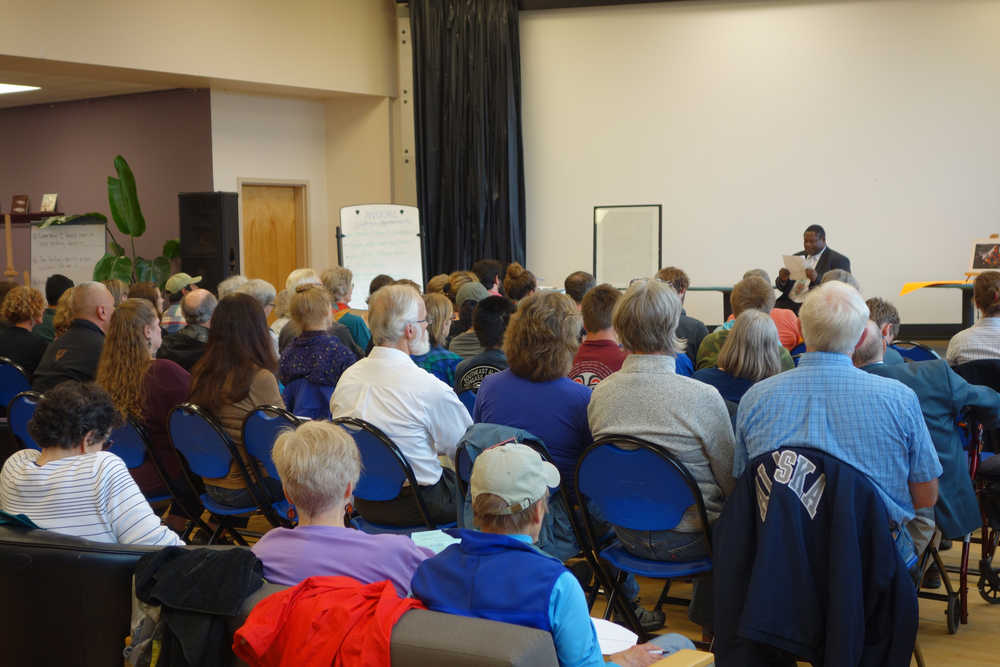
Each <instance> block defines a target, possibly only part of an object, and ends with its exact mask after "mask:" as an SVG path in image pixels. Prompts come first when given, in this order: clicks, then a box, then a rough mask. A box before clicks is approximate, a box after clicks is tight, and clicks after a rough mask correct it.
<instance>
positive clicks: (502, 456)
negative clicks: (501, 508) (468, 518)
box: [469, 442, 559, 514]
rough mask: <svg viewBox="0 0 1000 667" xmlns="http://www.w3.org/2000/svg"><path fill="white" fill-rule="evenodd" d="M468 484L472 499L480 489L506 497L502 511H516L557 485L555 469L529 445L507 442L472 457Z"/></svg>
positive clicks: (510, 512)
mask: <svg viewBox="0 0 1000 667" xmlns="http://www.w3.org/2000/svg"><path fill="white" fill-rule="evenodd" d="M469 486H470V488H471V491H472V498H473V500H475V498H476V496H478V495H479V494H480V493H492V494H493V495H495V496H500V497H501V498H503V499H504V500H506V501H507V505H508V507H507V510H506V511H505V512H503V514H516V513H518V512H523V511H524V510H526V509H528V508H529V507H531V505H532V504H534V503H535V502H536V501H538V500H539V499H540V498H542V497H543V496H545V495H546V494H547V493H548V490H549V489H550V488H556V487H558V486H559V471H558V470H556V467H555V466H554V465H552V464H551V463H549V462H547V461H544V460H543V459H542V457H541V455H539V453H538V452H536V451H535V450H534V449H532V448H531V447H528V446H527V445H522V444H521V443H519V442H511V443H507V444H500V445H495V446H493V447H490V448H489V449H487V450H486V451H484V452H483V453H482V454H480V455H479V456H477V457H476V461H475V463H474V464H473V465H472V477H471V479H470V480H469Z"/></svg>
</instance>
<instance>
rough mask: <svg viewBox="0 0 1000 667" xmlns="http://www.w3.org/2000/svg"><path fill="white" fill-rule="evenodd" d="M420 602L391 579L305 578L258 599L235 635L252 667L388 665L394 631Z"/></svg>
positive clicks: (237, 649)
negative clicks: (403, 595)
mask: <svg viewBox="0 0 1000 667" xmlns="http://www.w3.org/2000/svg"><path fill="white" fill-rule="evenodd" d="M410 609H426V607H424V605H423V604H421V602H420V601H419V600H414V599H412V598H400V597H399V595H398V594H397V593H396V589H395V588H394V587H393V585H392V583H391V582H389V581H379V582H375V583H373V584H360V583H358V582H357V581H355V580H354V579H351V578H350V577H309V578H308V579H306V580H304V581H303V582H302V583H300V584H298V585H297V586H295V587H294V588H289V589H288V590H284V591H281V592H279V593H275V594H274V595H270V596H268V597H266V598H264V599H263V600H261V601H260V602H259V603H258V604H257V606H256V607H254V609H253V611H252V612H250V616H249V617H248V618H247V620H246V623H244V624H243V627H241V628H240V629H239V630H237V631H236V634H235V635H234V636H233V652H234V653H235V654H236V655H237V656H239V657H240V658H241V659H242V660H243V661H244V662H246V663H247V664H248V665H251V667H255V666H257V665H261V666H268V667H270V666H274V667H279V666H281V667H285V666H287V667H291V666H292V665H295V666H296V667H308V666H310V665H321V666H322V667H329V666H330V665H334V667H337V666H340V665H343V666H344V667H347V666H350V667H356V666H363V667H389V641H390V638H391V637H392V627H393V625H395V624H396V621H398V620H399V617H400V616H402V615H403V614H404V613H406V612H407V611H409V610H410Z"/></svg>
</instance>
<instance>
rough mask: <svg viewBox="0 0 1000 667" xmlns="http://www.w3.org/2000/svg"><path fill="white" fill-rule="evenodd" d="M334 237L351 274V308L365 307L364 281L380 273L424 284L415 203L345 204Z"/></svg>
mask: <svg viewBox="0 0 1000 667" xmlns="http://www.w3.org/2000/svg"><path fill="white" fill-rule="evenodd" d="M337 236H338V241H339V243H338V246H339V247H340V264H341V266H345V267H347V268H348V269H350V270H351V272H352V273H353V274H354V294H353V295H352V297H351V303H350V306H351V308H360V309H366V308H367V307H368V305H367V303H366V301H365V300H366V299H367V298H368V284H369V283H370V282H371V280H372V278H374V277H375V276H377V275H378V274H380V273H385V274H387V275H390V276H392V277H393V278H395V279H396V280H399V279H400V278H409V279H410V280H412V281H413V282H415V283H417V284H418V285H423V284H424V270H423V261H422V254H421V248H420V213H419V211H417V208H416V207H415V206H401V205H399V204H360V205H357V206H345V207H344V208H342V209H340V229H339V230H338V235H337Z"/></svg>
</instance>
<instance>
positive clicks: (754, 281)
mask: <svg viewBox="0 0 1000 667" xmlns="http://www.w3.org/2000/svg"><path fill="white" fill-rule="evenodd" d="M730 302H731V303H732V304H733V315H734V316H735V317H734V318H733V319H731V320H729V321H728V322H726V323H724V324H722V325H720V326H718V327H716V328H715V330H714V331H713V332H712V333H710V334H708V335H707V336H705V339H704V340H702V341H701V346H699V348H698V363H697V364H696V365H695V368H697V369H698V370H701V369H702V368H714V367H716V366H718V365H719V364H718V361H719V352H720V351H721V350H722V344H723V343H725V342H726V336H728V335H729V331H730V329H732V328H733V324H735V322H736V319H735V318H736V317H739V316H740V313H742V312H743V311H745V310H759V311H761V312H762V313H765V314H768V315H770V313H771V309H772V308H773V307H774V290H773V289H772V288H771V286H770V285H768V284H767V283H766V282H764V280H763V278H760V277H758V276H750V277H749V278H744V279H743V280H741V281H740V282H738V283H736V284H735V285H734V286H733V293H732V295H731V296H730ZM780 354H781V368H782V370H788V369H789V368H794V367H795V363H794V362H793V361H792V355H791V354H789V353H788V350H786V349H785V348H784V347H782V348H781V352H780Z"/></svg>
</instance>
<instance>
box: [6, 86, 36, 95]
mask: <svg viewBox="0 0 1000 667" xmlns="http://www.w3.org/2000/svg"><path fill="white" fill-rule="evenodd" d="M29 90H41V89H40V88H39V87H38V86H19V85H17V84H14V83H0V95H6V94H7V93H25V92H28V91H29Z"/></svg>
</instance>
